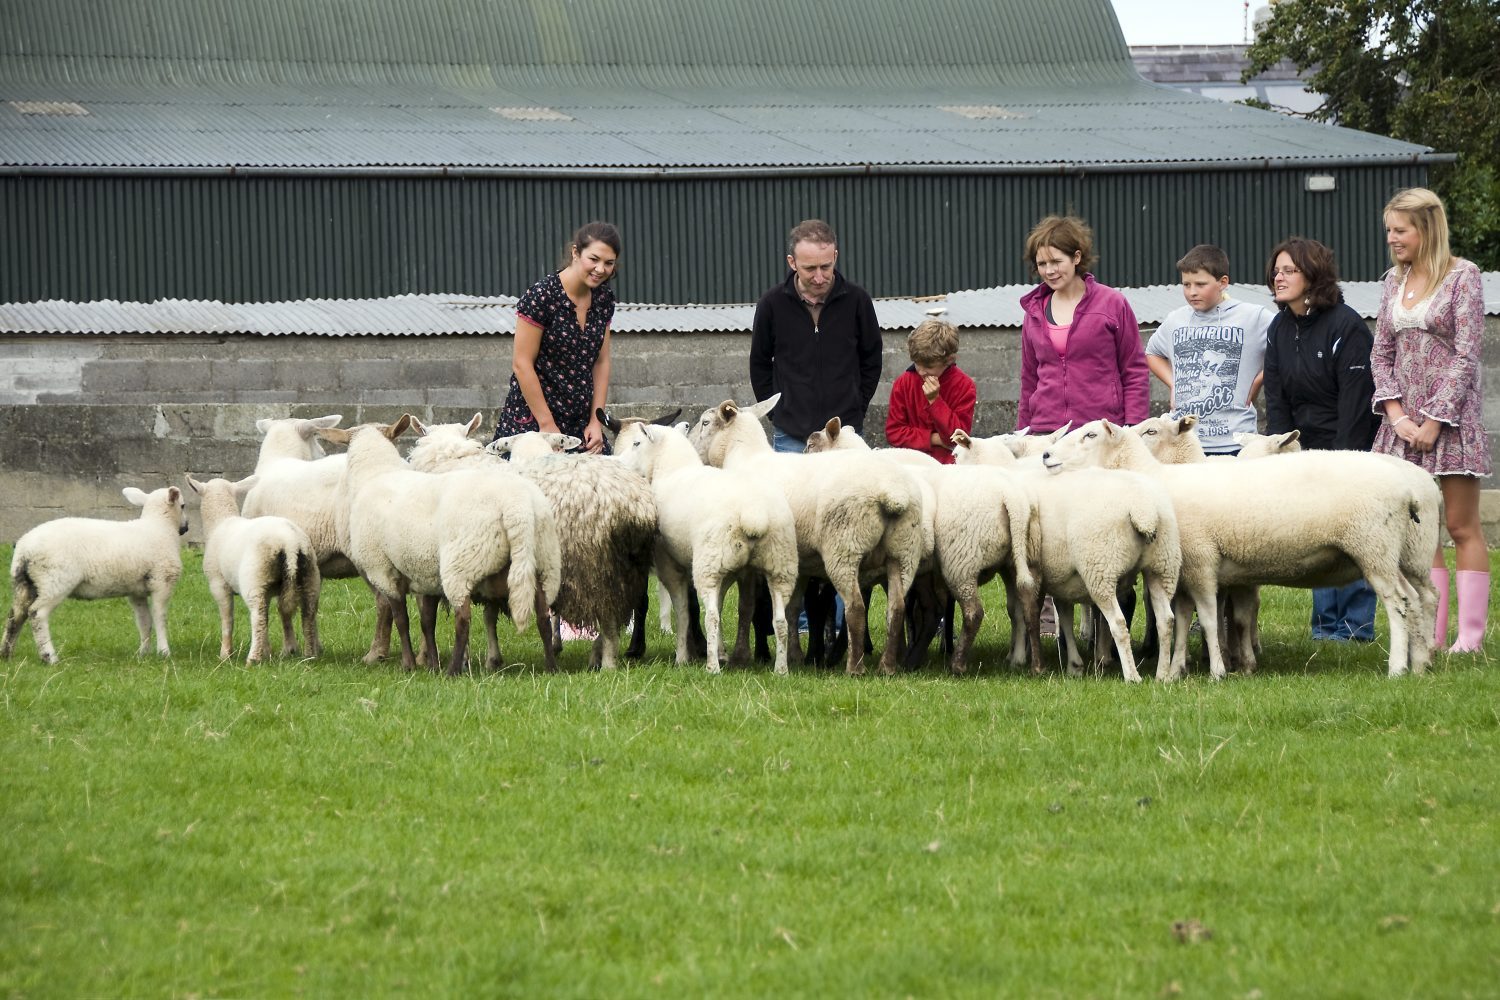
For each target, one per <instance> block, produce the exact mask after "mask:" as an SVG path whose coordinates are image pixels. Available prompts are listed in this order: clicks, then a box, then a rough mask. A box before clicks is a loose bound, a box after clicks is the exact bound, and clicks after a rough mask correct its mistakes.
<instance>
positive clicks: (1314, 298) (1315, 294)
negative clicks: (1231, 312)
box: [1266, 236, 1344, 309]
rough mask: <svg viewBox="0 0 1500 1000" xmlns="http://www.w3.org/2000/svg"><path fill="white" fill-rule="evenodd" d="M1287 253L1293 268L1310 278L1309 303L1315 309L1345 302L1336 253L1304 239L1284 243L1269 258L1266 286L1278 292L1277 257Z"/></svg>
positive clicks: (1308, 287) (1298, 237) (1308, 280)
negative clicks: (1334, 255)
mask: <svg viewBox="0 0 1500 1000" xmlns="http://www.w3.org/2000/svg"><path fill="white" fill-rule="evenodd" d="M1282 254H1286V255H1287V256H1288V257H1290V258H1291V259H1292V265H1293V266H1294V267H1296V268H1297V270H1299V271H1301V272H1302V277H1304V278H1306V279H1307V304H1308V306H1309V307H1310V308H1313V309H1328V308H1331V307H1333V306H1336V305H1338V304H1339V303H1340V302H1342V301H1343V300H1344V293H1343V292H1342V291H1341V290H1340V289H1339V266H1338V264H1337V263H1335V262H1334V259H1333V251H1332V250H1330V249H1328V247H1326V246H1324V245H1323V244H1321V243H1319V242H1318V241H1317V240H1310V239H1307V238H1305V237H1302V236H1293V237H1291V238H1290V239H1285V240H1282V241H1281V242H1280V243H1278V244H1276V246H1275V247H1274V248H1273V249H1272V250H1271V256H1270V257H1269V258H1267V259H1266V287H1267V288H1269V289H1270V290H1271V293H1272V294H1273V295H1274V294H1275V292H1276V258H1277V257H1280V256H1281V255H1282Z"/></svg>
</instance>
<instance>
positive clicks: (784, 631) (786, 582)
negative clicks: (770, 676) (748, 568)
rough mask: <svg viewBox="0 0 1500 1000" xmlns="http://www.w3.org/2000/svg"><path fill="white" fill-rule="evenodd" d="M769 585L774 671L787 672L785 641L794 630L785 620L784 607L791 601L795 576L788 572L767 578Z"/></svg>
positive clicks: (795, 580)
mask: <svg viewBox="0 0 1500 1000" xmlns="http://www.w3.org/2000/svg"><path fill="white" fill-rule="evenodd" d="M767 582H768V585H769V587H770V591H769V593H770V598H771V600H770V608H771V628H772V630H773V631H774V632H775V633H776V667H775V670H776V673H777V674H779V675H781V676H786V674H787V670H788V667H787V642H788V639H789V638H790V637H791V635H792V633H793V632H794V631H795V630H794V629H793V628H792V627H791V625H790V624H788V622H787V618H786V609H787V605H788V604H790V603H791V599H792V591H794V590H796V588H797V577H796V575H795V574H789V575H786V576H781V577H771V578H769V579H768V581H767Z"/></svg>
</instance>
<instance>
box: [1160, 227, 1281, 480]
mask: <svg viewBox="0 0 1500 1000" xmlns="http://www.w3.org/2000/svg"><path fill="white" fill-rule="evenodd" d="M1177 271H1178V273H1179V274H1181V276H1182V295H1183V298H1185V299H1186V300H1187V305H1185V306H1182V307H1181V308H1178V309H1175V310H1173V311H1172V312H1171V313H1170V314H1169V315H1168V316H1167V318H1166V319H1165V320H1163V321H1162V324H1161V326H1160V327H1158V328H1157V331H1156V332H1155V333H1154V334H1152V335H1151V340H1150V341H1149V342H1148V343H1147V344H1146V365H1147V367H1149V368H1150V369H1151V374H1152V375H1155V376H1156V377H1157V378H1158V379H1160V380H1161V382H1162V383H1163V384H1164V385H1166V387H1167V388H1168V389H1170V390H1171V392H1172V410H1173V412H1175V413H1177V414H1179V415H1185V414H1189V413H1191V414H1193V415H1194V416H1196V417H1197V418H1198V427H1197V431H1198V437H1199V439H1200V440H1201V441H1202V442H1203V450H1204V451H1205V452H1207V453H1208V454H1210V455H1233V454H1236V453H1238V452H1239V450H1240V446H1239V445H1238V444H1236V443H1235V440H1234V435H1235V434H1236V433H1239V432H1241V431H1246V432H1251V433H1253V432H1254V431H1255V429H1256V418H1255V397H1256V395H1257V394H1258V393H1259V392H1260V385H1261V380H1262V377H1263V372H1262V370H1261V369H1262V367H1263V365H1264V361H1265V356H1266V329H1267V328H1268V327H1269V326H1270V325H1271V320H1272V319H1273V318H1275V316H1276V313H1275V312H1274V311H1272V310H1270V309H1267V308H1266V307H1265V306H1258V305H1253V304H1251V303H1249V302H1240V301H1237V300H1235V299H1232V298H1230V297H1228V296H1227V295H1225V294H1224V290H1225V289H1226V288H1228V287H1229V257H1228V255H1227V254H1225V253H1224V251H1223V250H1220V249H1219V248H1218V247H1216V246H1212V245H1210V244H1206V243H1204V244H1199V245H1198V246H1195V247H1193V249H1191V250H1189V251H1188V252H1187V254H1186V255H1185V256H1184V257H1183V258H1182V259H1181V260H1179V261H1178V262H1177Z"/></svg>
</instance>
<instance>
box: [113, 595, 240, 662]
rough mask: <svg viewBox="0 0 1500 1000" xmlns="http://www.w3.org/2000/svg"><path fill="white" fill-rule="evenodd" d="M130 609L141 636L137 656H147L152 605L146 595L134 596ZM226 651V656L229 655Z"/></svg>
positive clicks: (149, 644) (136, 651) (149, 642)
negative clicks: (147, 601)
mask: <svg viewBox="0 0 1500 1000" xmlns="http://www.w3.org/2000/svg"><path fill="white" fill-rule="evenodd" d="M130 610H131V611H133V612H134V613H135V631H136V634H137V635H139V636H140V638H141V641H140V645H139V646H137V647H136V650H135V655H136V656H145V655H146V650H147V649H149V648H150V646H151V607H150V605H149V604H147V603H146V599H145V598H144V597H132V598H131V599H130ZM228 655H229V654H228V653H225V654H224V656H226V657H227V656H228Z"/></svg>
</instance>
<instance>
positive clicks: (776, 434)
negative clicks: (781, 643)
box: [771, 427, 844, 631]
mask: <svg viewBox="0 0 1500 1000" xmlns="http://www.w3.org/2000/svg"><path fill="white" fill-rule="evenodd" d="M806 447H807V442H806V441H804V440H803V439H802V438H799V437H793V436H792V435H790V434H788V433H787V432H786V431H784V430H782V429H781V428H780V427H772V428H771V448H772V449H773V450H774V451H785V452H791V453H793V454H798V455H800V454H801V453H802V452H803V450H804V449H806ZM833 627H834V628H836V629H840V628H843V627H844V599H843V598H842V597H839V596H838V595H837V594H835V595H834V597H833ZM797 628H798V629H800V630H803V631H806V629H807V610H806V608H804V609H803V610H802V613H801V614H799V615H798V616H797Z"/></svg>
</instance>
